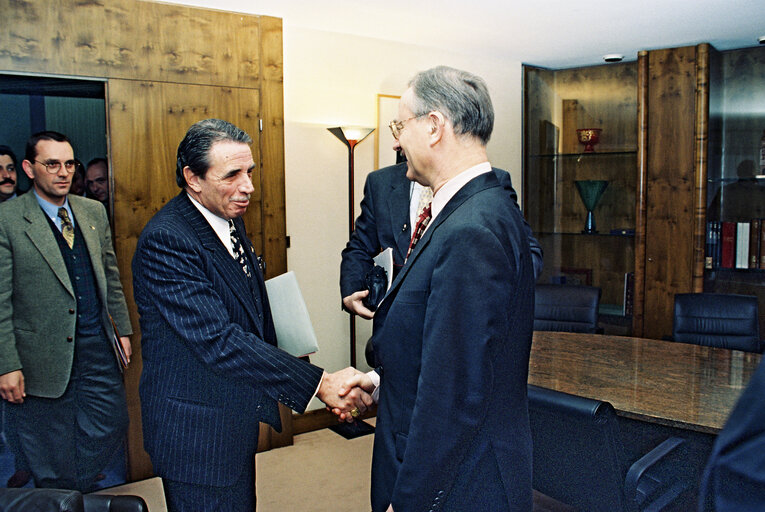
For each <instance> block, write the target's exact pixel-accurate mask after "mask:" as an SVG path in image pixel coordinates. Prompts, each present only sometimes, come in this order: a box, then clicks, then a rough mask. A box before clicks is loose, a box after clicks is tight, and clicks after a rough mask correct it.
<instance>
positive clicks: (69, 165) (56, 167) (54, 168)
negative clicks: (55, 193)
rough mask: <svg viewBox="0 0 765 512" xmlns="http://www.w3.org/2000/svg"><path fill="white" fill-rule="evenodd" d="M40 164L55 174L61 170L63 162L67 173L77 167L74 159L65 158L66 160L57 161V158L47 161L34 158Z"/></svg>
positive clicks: (70, 172)
mask: <svg viewBox="0 0 765 512" xmlns="http://www.w3.org/2000/svg"><path fill="white" fill-rule="evenodd" d="M35 162H37V163H38V164H40V165H44V166H45V170H46V171H48V172H49V173H51V174H56V173H58V172H59V171H60V170H61V165H62V164H63V166H64V169H66V172H67V173H69V174H72V173H73V172H74V169H75V168H76V167H77V162H75V161H74V160H67V161H66V162H59V161H58V160H53V161H48V162H41V161H39V160H35Z"/></svg>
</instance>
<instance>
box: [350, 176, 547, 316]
mask: <svg viewBox="0 0 765 512" xmlns="http://www.w3.org/2000/svg"><path fill="white" fill-rule="evenodd" d="M494 173H495V174H496V175H497V179H498V180H499V182H500V185H502V186H503V187H505V188H506V189H507V190H508V191H509V192H510V197H511V198H512V200H513V202H514V203H515V204H516V206H517V204H518V202H517V200H518V195H517V194H516V193H515V189H513V185H512V180H511V179H510V174H509V173H508V172H507V171H503V170H501V169H494ZM422 188H423V187H422V186H421V185H420V184H419V183H417V182H413V181H410V180H409V179H408V178H407V177H406V162H401V163H398V164H395V165H391V166H388V167H383V168H382V169H378V170H376V171H373V172H371V173H369V176H367V179H366V183H365V184H364V198H363V199H362V201H361V214H360V215H359V216H358V218H357V219H356V222H355V224H354V230H353V233H352V234H351V239H350V240H349V241H348V244H347V245H346V246H345V249H343V252H342V261H341V263H340V295H341V296H342V298H343V307H344V308H345V309H346V310H347V311H349V312H351V313H354V314H357V315H359V316H360V317H362V318H366V319H370V318H373V316H374V312H373V311H371V310H370V309H368V308H367V307H366V306H365V305H364V304H363V299H364V297H366V296H367V295H368V293H369V292H368V291H367V290H366V287H365V286H366V285H365V280H364V278H365V276H366V275H367V273H368V272H369V271H370V270H371V269H372V267H373V266H374V261H373V260H372V258H374V257H375V256H376V255H377V254H378V253H379V252H380V251H381V250H384V249H387V248H388V247H390V248H391V249H392V250H393V265H394V277H395V274H396V273H397V272H398V270H399V269H400V268H401V267H402V266H403V264H404V260H405V259H406V251H407V248H408V247H409V240H410V239H411V238H412V227H413V225H414V224H415V223H416V216H417V211H416V209H417V204H418V202H419V199H420V193H421V192H420V191H421V190H422ZM523 225H524V230H525V232H526V236H527V237H528V240H529V246H530V248H531V256H532V258H533V262H534V276H535V277H538V276H539V274H540V273H541V272H542V263H543V259H542V258H543V255H542V247H541V246H540V245H539V242H537V240H536V238H534V235H533V234H532V232H531V227H530V226H529V225H528V223H527V222H526V220H525V219H523Z"/></svg>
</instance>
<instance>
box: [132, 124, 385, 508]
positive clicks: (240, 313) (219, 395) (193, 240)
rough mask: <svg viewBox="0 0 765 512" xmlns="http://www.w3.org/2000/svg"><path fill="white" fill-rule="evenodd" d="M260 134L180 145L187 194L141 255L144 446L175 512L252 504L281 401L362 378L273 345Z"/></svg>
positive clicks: (221, 135) (187, 140)
mask: <svg viewBox="0 0 765 512" xmlns="http://www.w3.org/2000/svg"><path fill="white" fill-rule="evenodd" d="M251 142H252V139H251V138H250V136H249V135H247V134H246V133H245V132H244V131H242V130H241V129H239V128H237V127H236V126H234V125H233V124H231V123H228V122H226V121H222V120H220V119H206V120H204V121H199V122H198V123H196V124H194V125H193V126H192V127H191V128H190V129H189V131H188V132H187V133H186V136H185V137H184V139H183V140H182V141H181V143H180V145H179V146H178V157H177V165H176V182H177V184H178V186H179V187H180V188H181V189H182V190H181V192H180V194H178V195H177V196H176V197H175V198H173V199H171V200H170V201H169V202H168V203H167V204H166V205H165V206H164V207H163V208H162V209H161V210H160V211H159V212H158V213H157V214H156V215H155V216H154V217H153V218H152V219H151V220H150V221H149V223H148V224H147V225H146V227H145V228H144V230H143V232H142V233H141V236H140V238H139V240H138V246H137V248H136V252H135V256H134V258H133V289H134V292H135V301H136V304H137V305H138V312H139V313H140V315H141V319H140V321H141V334H142V340H141V349H142V355H143V373H142V374H141V385H140V394H141V411H142V414H143V433H144V446H145V448H146V451H147V452H148V453H149V456H150V457H151V461H152V464H153V465H154V470H155V471H156V473H157V474H158V475H159V476H161V477H162V478H163V480H164V485H165V494H166V496H167V500H168V506H169V508H170V510H172V511H181V512H182V511H199V510H215V511H216V512H234V511H240V512H250V511H253V510H255V489H254V469H255V467H254V466H255V450H256V448H257V445H258V423H259V422H265V423H268V424H270V425H272V426H273V427H274V428H276V429H277V430H280V429H281V421H280V418H279V410H278V407H277V405H278V403H279V402H281V403H283V404H285V405H286V406H288V407H290V408H291V409H294V410H296V411H298V412H303V411H304V410H305V409H306V407H307V406H308V402H309V401H310V400H311V399H312V397H313V396H317V397H318V398H319V399H321V400H322V401H323V402H325V403H327V404H328V405H331V406H332V407H337V408H339V409H341V410H344V411H346V412H348V411H350V410H351V409H353V408H354V407H358V408H359V409H360V410H362V411H363V410H365V409H366V404H371V398H369V397H368V396H366V397H364V398H365V399H366V400H367V401H366V402H364V401H363V400H356V399H340V397H339V396H338V391H339V386H340V383H341V382H342V381H343V380H344V379H345V378H347V377H349V376H351V375H353V374H355V373H357V372H356V371H355V370H353V369H352V368H347V369H346V370H342V371H340V372H338V373H336V374H327V373H325V372H324V371H323V370H322V369H321V368H318V367H316V366H314V365H312V364H310V363H308V362H306V361H303V360H301V359H298V358H296V357H293V356H291V355H289V354H288V353H286V352H284V351H282V350H280V349H279V348H278V347H277V346H276V333H275V330H274V324H273V320H272V318H271V310H270V308H269V303H268V296H267V295H266V290H265V284H264V282H263V276H262V274H261V272H260V269H259V267H258V264H257V258H256V257H255V254H254V251H253V247H252V244H251V243H250V242H249V240H248V238H247V234H246V232H245V229H244V222H243V220H242V219H241V216H242V215H243V214H244V213H245V211H246V210H247V207H248V206H249V201H250V194H252V192H253V191H254V187H253V185H252V174H253V171H254V170H255V168H256V165H255V162H254V161H253V158H252V151H251V150H250V143H251Z"/></svg>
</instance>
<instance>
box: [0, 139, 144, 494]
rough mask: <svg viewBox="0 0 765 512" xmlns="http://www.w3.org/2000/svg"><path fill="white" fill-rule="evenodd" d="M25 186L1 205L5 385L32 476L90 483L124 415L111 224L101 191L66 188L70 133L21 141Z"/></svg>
mask: <svg viewBox="0 0 765 512" xmlns="http://www.w3.org/2000/svg"><path fill="white" fill-rule="evenodd" d="M22 166H23V169H24V172H25V173H26V174H27V176H29V178H30V179H32V180H34V187H33V192H32V193H27V194H24V195H22V196H21V197H19V198H17V199H14V200H12V201H6V202H4V203H3V204H2V205H0V261H2V265H0V395H2V397H3V399H5V400H6V401H7V402H8V403H7V404H6V411H7V412H8V413H9V420H10V422H11V424H12V427H14V426H15V428H16V431H17V436H18V440H19V445H20V449H21V452H22V453H23V456H24V457H25V458H26V460H27V461H28V463H29V467H30V469H31V472H32V475H33V477H34V480H35V485H37V486H38V487H60V488H69V489H78V490H81V491H87V490H89V489H91V487H92V486H93V483H94V481H95V479H96V477H97V475H98V473H99V472H100V471H101V470H103V468H104V467H105V466H106V465H107V463H108V462H109V459H110V458H111V457H112V456H113V454H114V452H115V451H116V450H117V448H118V447H119V445H120V443H121V442H122V441H123V440H124V434H125V431H126V429H127V424H128V416H127V405H126V402H125V390H124V386H123V383H122V376H121V374H120V368H119V366H118V361H117V358H116V357H115V351H114V347H113V346H112V340H113V338H114V335H115V332H114V329H113V327H112V323H111V321H110V319H109V316H110V315H111V317H112V318H113V320H114V323H115V325H116V326H117V329H118V330H119V332H120V333H121V334H122V335H123V337H122V338H121V339H120V343H121V344H122V347H123V349H124V351H125V352H126V354H128V355H129V354H130V340H129V338H127V335H129V334H131V332H132V331H131V326H130V320H129V318H128V312H127V307H126V305H125V298H124V295H123V293H122V285H121V283H120V277H119V272H118V270H117V260H116V257H115V254H114V249H113V247H112V239H111V230H110V228H109V221H108V220H107V217H106V211H105V210H104V207H103V206H102V205H101V204H100V203H98V202H97V201H92V200H90V199H85V198H83V197H79V196H74V195H68V192H69V187H70V185H71V179H72V174H73V173H74V170H75V160H74V153H73V150H72V145H71V143H70V142H69V139H68V138H66V136H64V135H62V134H60V133H57V132H41V133H38V134H35V135H33V136H32V137H31V138H30V140H29V141H28V142H27V148H26V154H25V159H24V160H23V162H22Z"/></svg>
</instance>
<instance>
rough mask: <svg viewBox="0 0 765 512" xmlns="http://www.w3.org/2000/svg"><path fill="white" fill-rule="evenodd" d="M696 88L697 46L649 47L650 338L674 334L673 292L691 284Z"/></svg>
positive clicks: (646, 330) (647, 309)
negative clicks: (652, 49)
mask: <svg viewBox="0 0 765 512" xmlns="http://www.w3.org/2000/svg"><path fill="white" fill-rule="evenodd" d="M696 87H697V51H696V47H692V46H689V47H684V48H673V49H667V50H655V51H651V52H649V58H648V94H647V101H648V111H649V116H648V130H647V144H646V146H647V148H648V154H647V175H646V234H645V241H646V251H645V256H646V260H645V269H646V270H645V302H644V308H645V309H644V322H643V332H642V335H643V336H644V337H647V338H660V337H662V336H665V335H668V334H671V332H672V308H673V304H674V295H675V294H676V293H684V292H690V291H692V289H693V284H692V275H693V262H694V229H693V227H694V191H695V187H696V177H695V170H696V167H695V164H696V160H695V144H694V140H695V130H696V122H695V117H696ZM638 334H639V333H638Z"/></svg>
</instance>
